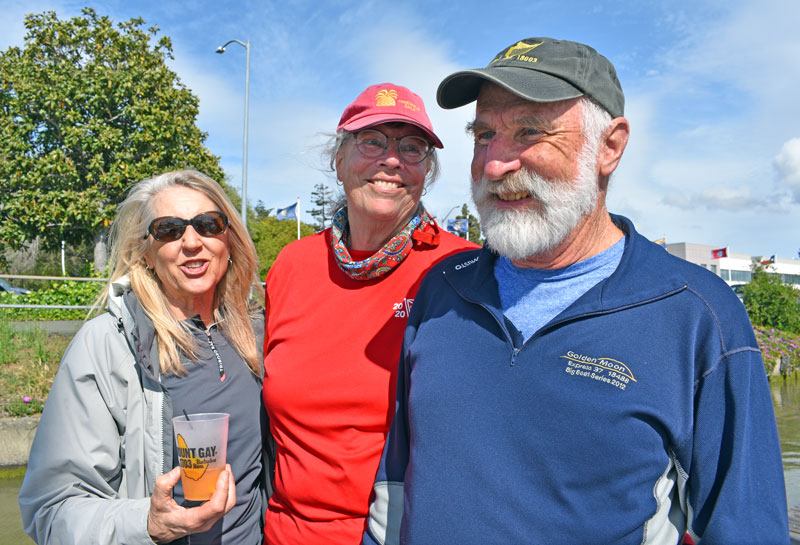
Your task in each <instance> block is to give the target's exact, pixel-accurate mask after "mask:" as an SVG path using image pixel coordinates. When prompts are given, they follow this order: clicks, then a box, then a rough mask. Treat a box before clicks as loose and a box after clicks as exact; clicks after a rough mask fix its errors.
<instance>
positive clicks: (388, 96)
mask: <svg viewBox="0 0 800 545" xmlns="http://www.w3.org/2000/svg"><path fill="white" fill-rule="evenodd" d="M392 122H395V123H410V124H411V125H415V126H417V127H419V128H420V129H422V131H423V132H425V134H427V135H428V136H429V137H430V139H431V141H432V142H433V145H434V146H436V147H437V148H442V147H444V146H443V145H442V141H441V140H439V137H438V136H436V133H434V132H433V125H432V124H431V120H430V119H428V114H427V113H425V104H424V103H423V102H422V99H421V98H420V97H419V95H417V94H415V93H412V92H411V91H410V90H408V89H407V88H406V87H403V86H402V85H395V84H393V83H379V84H378V85H371V86H370V87H367V88H366V89H365V90H364V91H363V92H362V93H361V94H360V95H358V98H356V99H355V100H354V101H353V103H352V104H350V105H349V106H348V107H347V108H345V110H344V113H342V118H341V119H340V120H339V125H338V126H337V127H336V130H337V132H338V131H342V130H345V131H358V130H361V129H365V128H367V127H373V126H375V125H380V124H381V123H392Z"/></svg>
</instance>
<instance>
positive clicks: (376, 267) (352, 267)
mask: <svg viewBox="0 0 800 545" xmlns="http://www.w3.org/2000/svg"><path fill="white" fill-rule="evenodd" d="M348 225H349V224H348V221H347V208H346V207H345V208H342V209H341V210H339V211H338V212H337V213H336V214H335V215H334V216H333V222H332V226H331V246H332V247H333V255H334V256H335V257H336V264H337V265H339V268H340V269H341V270H342V272H344V273H345V274H346V275H347V276H349V277H350V278H352V279H353V280H372V279H373V278H380V277H381V276H384V275H387V274H389V273H390V272H392V271H393V270H394V268H395V267H397V266H398V265H399V264H400V263H402V261H403V260H404V259H405V258H406V256H407V255H408V254H409V252H411V247H412V246H413V245H414V241H415V240H416V241H419V242H425V243H427V244H432V245H437V244H438V243H439V228H438V226H437V225H436V222H435V221H434V220H433V218H431V217H430V215H428V212H427V211H426V210H425V208H423V206H422V205H421V204H420V205H419V207H418V208H417V211H416V213H415V214H414V217H413V218H411V221H409V222H408V224H406V226H405V227H404V228H403V230H402V231H400V232H399V233H397V234H396V235H395V236H393V237H392V238H391V239H390V240H389V242H387V243H386V244H384V245H383V247H382V248H381V249H380V250H378V251H377V252H375V253H374V254H372V255H371V256H370V257H368V258H367V259H364V260H362V261H353V258H352V257H351V256H350V252H349V251H348V249H347V237H348V234H349V227H348ZM428 226H432V229H433V233H432V234H431V233H429V232H427V231H429V230H430V229H428Z"/></svg>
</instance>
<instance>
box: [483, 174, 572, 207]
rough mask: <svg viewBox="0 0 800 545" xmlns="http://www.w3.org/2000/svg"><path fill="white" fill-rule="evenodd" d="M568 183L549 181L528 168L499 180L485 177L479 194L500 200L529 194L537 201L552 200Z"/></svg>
mask: <svg viewBox="0 0 800 545" xmlns="http://www.w3.org/2000/svg"><path fill="white" fill-rule="evenodd" d="M565 183H566V182H564V181H561V180H548V179H546V178H544V177H543V176H540V175H539V174H537V173H535V172H532V171H531V170H529V169H527V168H524V167H523V168H521V169H519V170H516V171H514V172H510V173H508V174H506V175H505V176H504V177H503V178H501V179H499V180H487V179H486V177H485V176H483V177H481V179H480V181H479V182H478V184H476V185H477V187H476V189H477V194H478V195H481V196H483V197H484V198H489V197H495V198H500V196H501V195H514V194H527V195H528V196H530V197H533V198H534V199H537V200H544V201H548V200H550V199H551V198H552V197H553V195H554V194H555V193H557V191H558V189H559V188H561V187H563V184H565Z"/></svg>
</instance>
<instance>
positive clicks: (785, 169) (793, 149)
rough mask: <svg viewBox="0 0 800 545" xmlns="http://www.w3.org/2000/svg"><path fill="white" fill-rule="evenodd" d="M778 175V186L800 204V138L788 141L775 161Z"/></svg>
mask: <svg viewBox="0 0 800 545" xmlns="http://www.w3.org/2000/svg"><path fill="white" fill-rule="evenodd" d="M773 165H774V166H775V171H776V172H777V175H778V179H777V181H778V185H779V186H781V187H785V188H787V189H788V190H789V191H791V193H792V198H793V200H794V202H795V203H798V204H800V138H792V139H791V140H789V141H787V142H786V143H785V144H784V145H783V146H782V147H781V151H780V152H779V153H778V155H777V156H776V157H775V159H774V160H773Z"/></svg>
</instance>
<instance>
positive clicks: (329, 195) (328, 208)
mask: <svg viewBox="0 0 800 545" xmlns="http://www.w3.org/2000/svg"><path fill="white" fill-rule="evenodd" d="M311 203H312V204H313V205H314V208H312V209H311V210H306V212H308V213H309V214H311V216H312V217H313V218H314V228H315V229H316V230H317V231H318V232H319V231H322V230H323V229H326V228H327V227H328V224H329V223H330V220H331V219H332V218H333V209H334V207H335V205H336V203H335V201H334V197H333V191H331V190H330V189H329V188H328V186H327V185H325V184H316V185H315V186H314V191H312V192H311Z"/></svg>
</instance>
